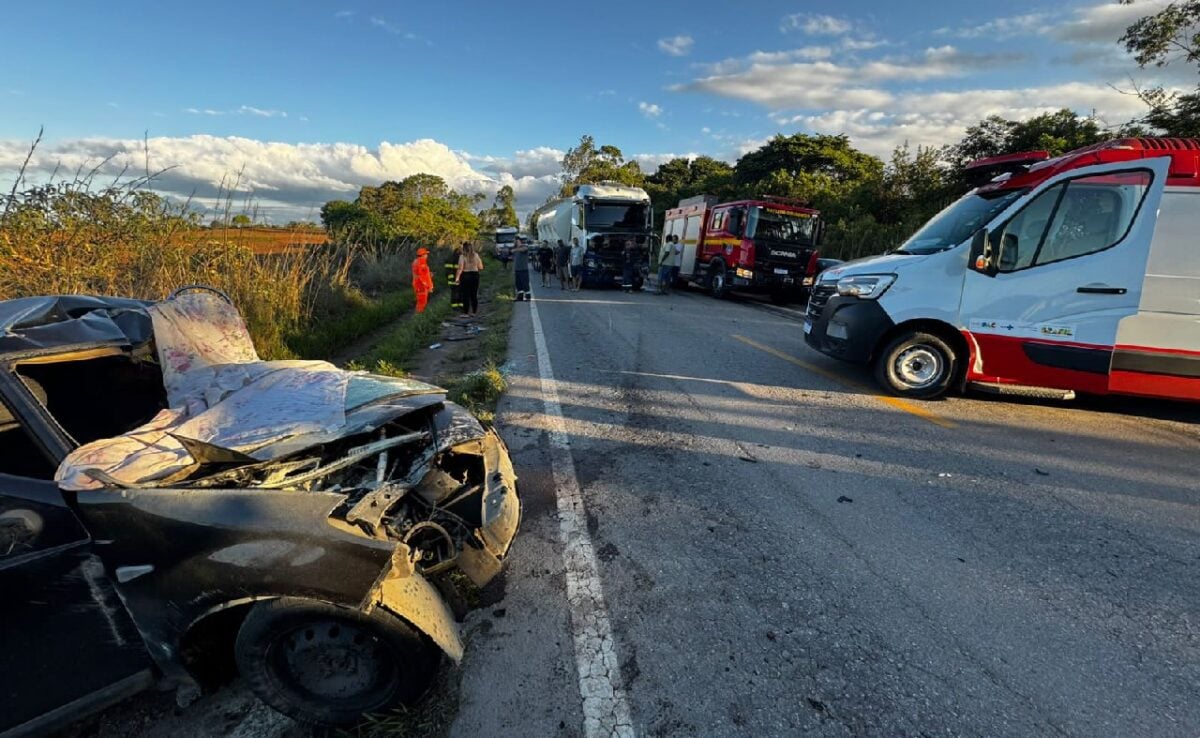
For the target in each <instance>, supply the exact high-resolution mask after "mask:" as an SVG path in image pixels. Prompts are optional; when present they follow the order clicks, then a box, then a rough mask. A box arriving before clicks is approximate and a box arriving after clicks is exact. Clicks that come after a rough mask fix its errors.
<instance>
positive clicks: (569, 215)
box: [535, 184, 654, 289]
mask: <svg viewBox="0 0 1200 738" xmlns="http://www.w3.org/2000/svg"><path fill="white" fill-rule="evenodd" d="M535 214H536V215H537V237H538V238H539V239H541V240H543V241H545V242H546V243H548V244H549V245H550V246H552V247H553V246H555V245H556V244H557V243H558V241H559V239H562V242H563V243H565V244H568V245H570V243H571V239H574V238H578V239H579V243H580V244H582V245H584V246H585V247H586V251H585V252H584V256H583V284H585V285H588V286H593V287H595V286H607V285H614V284H616V285H619V284H621V276H622V258H623V253H622V252H623V251H624V248H625V241H626V240H630V241H633V244H634V248H635V249H636V252H637V253H636V254H635V257H636V259H637V263H638V264H639V265H641V264H644V263H645V262H646V261H647V259H648V257H649V253H650V247H651V244H652V242H653V240H654V235H653V229H652V227H651V218H652V217H653V211H652V210H651V208H650V196H649V195H647V194H646V191H645V190H643V189H642V188H640V187H625V186H623V185H616V184H595V185H580V186H579V188H578V189H577V190H576V191H575V194H574V195H571V196H570V197H564V198H560V199H558V200H554V201H553V202H549V203H547V204H545V205H543V206H542V207H541V208H539V209H538V210H537V211H536V213H535ZM641 286H642V274H641V272H640V270H639V272H638V274H637V277H636V279H635V281H634V287H635V288H636V289H641Z"/></svg>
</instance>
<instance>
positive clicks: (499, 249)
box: [493, 227, 518, 259]
mask: <svg viewBox="0 0 1200 738" xmlns="http://www.w3.org/2000/svg"><path fill="white" fill-rule="evenodd" d="M517 233H518V231H517V229H516V228H511V227H509V228H497V229H496V232H495V233H494V234H493V237H494V238H495V240H496V258H498V259H507V258H508V257H509V255H510V254H511V253H512V250H513V247H514V246H516V245H517Z"/></svg>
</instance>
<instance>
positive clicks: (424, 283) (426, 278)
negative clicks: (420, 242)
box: [412, 248, 433, 313]
mask: <svg viewBox="0 0 1200 738" xmlns="http://www.w3.org/2000/svg"><path fill="white" fill-rule="evenodd" d="M412 273H413V294H415V295H416V296H417V312H418V313H423V312H425V305H427V304H428V303H429V293H431V292H433V274H432V273H431V272H430V271H429V249H427V248H419V249H417V258H416V259H413V265H412Z"/></svg>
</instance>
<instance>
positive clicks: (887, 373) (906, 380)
mask: <svg viewBox="0 0 1200 738" xmlns="http://www.w3.org/2000/svg"><path fill="white" fill-rule="evenodd" d="M957 372H958V355H957V354H956V353H955V351H954V349H953V348H952V347H951V346H950V344H948V343H947V342H946V341H945V340H944V339H942V338H941V337H940V336H937V335H934V334H932V333H925V332H924V331H910V332H907V333H902V334H901V335H899V336H896V338H894V339H892V341H891V342H890V343H889V344H888V345H887V347H886V348H885V349H884V350H883V351H881V352H880V353H879V355H878V356H877V357H876V358H875V380H876V381H877V382H879V385H880V386H881V387H883V388H884V389H885V390H887V391H888V392H890V393H892V394H894V395H898V396H900V397H911V398H915V399H920V400H931V399H934V398H936V397H941V396H942V395H944V394H946V391H947V390H948V389H949V388H950V385H951V383H952V382H953V381H954V377H955V375H956V374H957Z"/></svg>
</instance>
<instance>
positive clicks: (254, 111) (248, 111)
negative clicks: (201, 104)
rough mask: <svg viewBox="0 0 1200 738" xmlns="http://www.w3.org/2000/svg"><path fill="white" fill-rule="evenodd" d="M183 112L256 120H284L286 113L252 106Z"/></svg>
mask: <svg viewBox="0 0 1200 738" xmlns="http://www.w3.org/2000/svg"><path fill="white" fill-rule="evenodd" d="M183 112H185V113H189V114H191V115H209V116H218V115H251V116H254V117H256V118H286V117H288V114H287V111H284V110H269V109H267V108H256V107H254V106H253V105H241V106H239V107H236V108H233V109H231V110H217V109H214V108H184V109H183Z"/></svg>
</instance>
